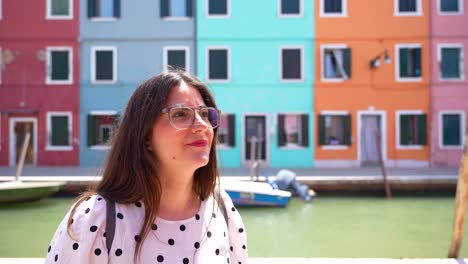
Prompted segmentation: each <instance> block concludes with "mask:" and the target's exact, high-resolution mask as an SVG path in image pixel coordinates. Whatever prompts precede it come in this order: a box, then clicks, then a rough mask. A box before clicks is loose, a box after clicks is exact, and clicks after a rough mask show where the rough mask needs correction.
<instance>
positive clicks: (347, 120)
mask: <svg viewBox="0 0 468 264" xmlns="http://www.w3.org/2000/svg"><path fill="white" fill-rule="evenodd" d="M343 122H344V126H343V130H344V131H343V133H344V137H343V141H344V142H343V143H344V144H345V145H346V146H350V145H351V115H347V116H344V117H343Z"/></svg>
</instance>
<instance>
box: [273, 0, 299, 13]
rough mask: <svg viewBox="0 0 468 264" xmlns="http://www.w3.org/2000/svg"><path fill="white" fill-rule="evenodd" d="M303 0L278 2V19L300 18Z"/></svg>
mask: <svg viewBox="0 0 468 264" xmlns="http://www.w3.org/2000/svg"><path fill="white" fill-rule="evenodd" d="M302 1H303V0H278V5H279V7H278V9H279V16H280V17H300V16H302Z"/></svg>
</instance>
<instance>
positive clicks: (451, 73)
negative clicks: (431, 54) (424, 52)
mask: <svg viewBox="0 0 468 264" xmlns="http://www.w3.org/2000/svg"><path fill="white" fill-rule="evenodd" d="M437 55H438V60H439V66H440V70H439V78H440V79H441V80H462V79H464V74H463V57H464V56H463V45H462V44H441V45H439V46H438V54H437Z"/></svg>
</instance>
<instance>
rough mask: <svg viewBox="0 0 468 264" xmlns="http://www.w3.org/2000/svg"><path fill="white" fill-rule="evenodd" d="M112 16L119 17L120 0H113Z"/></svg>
mask: <svg viewBox="0 0 468 264" xmlns="http://www.w3.org/2000/svg"><path fill="white" fill-rule="evenodd" d="M114 17H116V18H119V17H120V0H114Z"/></svg>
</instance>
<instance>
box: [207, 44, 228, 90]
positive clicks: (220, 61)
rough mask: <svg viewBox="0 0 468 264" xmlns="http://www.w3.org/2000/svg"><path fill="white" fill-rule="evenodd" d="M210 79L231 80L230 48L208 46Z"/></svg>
mask: <svg viewBox="0 0 468 264" xmlns="http://www.w3.org/2000/svg"><path fill="white" fill-rule="evenodd" d="M207 53H208V55H207V56H208V58H207V61H208V63H207V67H208V70H207V72H208V81H221V82H225V81H229V79H230V73H229V71H230V69H229V68H230V65H229V64H230V62H229V57H230V54H229V53H230V51H229V49H228V48H222V47H219V48H208V52H207Z"/></svg>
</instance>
